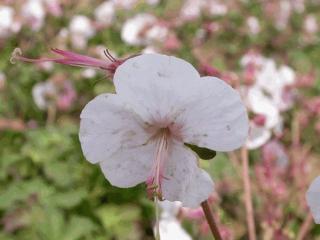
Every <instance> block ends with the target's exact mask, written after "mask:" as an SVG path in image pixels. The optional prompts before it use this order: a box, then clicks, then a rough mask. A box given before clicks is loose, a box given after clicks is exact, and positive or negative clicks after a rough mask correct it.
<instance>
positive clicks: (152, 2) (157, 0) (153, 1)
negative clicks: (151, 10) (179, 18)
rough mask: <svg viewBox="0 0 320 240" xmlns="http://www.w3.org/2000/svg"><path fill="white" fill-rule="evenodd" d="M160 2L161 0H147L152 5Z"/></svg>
mask: <svg viewBox="0 0 320 240" xmlns="http://www.w3.org/2000/svg"><path fill="white" fill-rule="evenodd" d="M159 2H160V0H146V3H148V4H149V5H152V6H156V5H158V4H159Z"/></svg>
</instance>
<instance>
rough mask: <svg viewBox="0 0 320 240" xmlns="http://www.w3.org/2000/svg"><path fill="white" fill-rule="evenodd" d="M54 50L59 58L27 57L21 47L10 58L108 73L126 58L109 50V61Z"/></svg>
mask: <svg viewBox="0 0 320 240" xmlns="http://www.w3.org/2000/svg"><path fill="white" fill-rule="evenodd" d="M51 51H52V52H54V53H55V54H58V55H60V56H61V57H57V58H38V59H32V58H27V57H24V56H21V55H22V52H21V50H20V49H19V48H16V49H15V50H14V51H13V53H12V57H11V59H10V61H11V63H15V61H16V60H19V61H23V62H31V63H42V62H55V63H59V64H64V65H71V66H76V67H93V68H100V69H103V70H106V71H107V72H108V73H111V74H114V73H115V71H116V69H117V67H118V66H120V65H121V64H122V63H123V62H124V61H126V60H127V59H128V58H126V59H122V60H118V59H115V58H114V57H112V55H111V54H110V53H109V51H108V50H106V51H105V54H106V56H107V59H108V61H106V60H102V59H98V58H93V57H89V56H85V55H82V54H78V53H74V52H71V51H65V50H61V49H57V48H52V49H51Z"/></svg>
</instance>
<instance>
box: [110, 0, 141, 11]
mask: <svg viewBox="0 0 320 240" xmlns="http://www.w3.org/2000/svg"><path fill="white" fill-rule="evenodd" d="M112 2H113V3H114V4H115V5H116V6H117V7H119V8H124V9H130V8H133V7H134V5H136V4H137V2H138V0H112Z"/></svg>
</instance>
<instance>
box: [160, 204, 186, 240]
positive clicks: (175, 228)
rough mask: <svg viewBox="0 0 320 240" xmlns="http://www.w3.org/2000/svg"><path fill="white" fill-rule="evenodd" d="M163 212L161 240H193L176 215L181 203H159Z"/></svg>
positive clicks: (161, 217)
mask: <svg viewBox="0 0 320 240" xmlns="http://www.w3.org/2000/svg"><path fill="white" fill-rule="evenodd" d="M159 205H160V207H161V209H162V211H161V216H160V221H159V232H160V239H161V240H175V239H179V240H191V239H192V238H191V237H190V235H189V234H188V233H187V232H186V231H185V230H184V229H183V228H182V226H181V224H180V222H179V221H178V219H177V218H176V215H177V213H178V211H179V209H180V208H181V204H180V203H179V202H169V201H163V202H160V203H159Z"/></svg>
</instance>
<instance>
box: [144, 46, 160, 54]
mask: <svg viewBox="0 0 320 240" xmlns="http://www.w3.org/2000/svg"><path fill="white" fill-rule="evenodd" d="M141 52H142V53H144V54H150V53H159V52H160V51H159V50H158V49H157V48H155V47H154V46H147V47H146V48H144V49H143V50H142V51H141Z"/></svg>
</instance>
